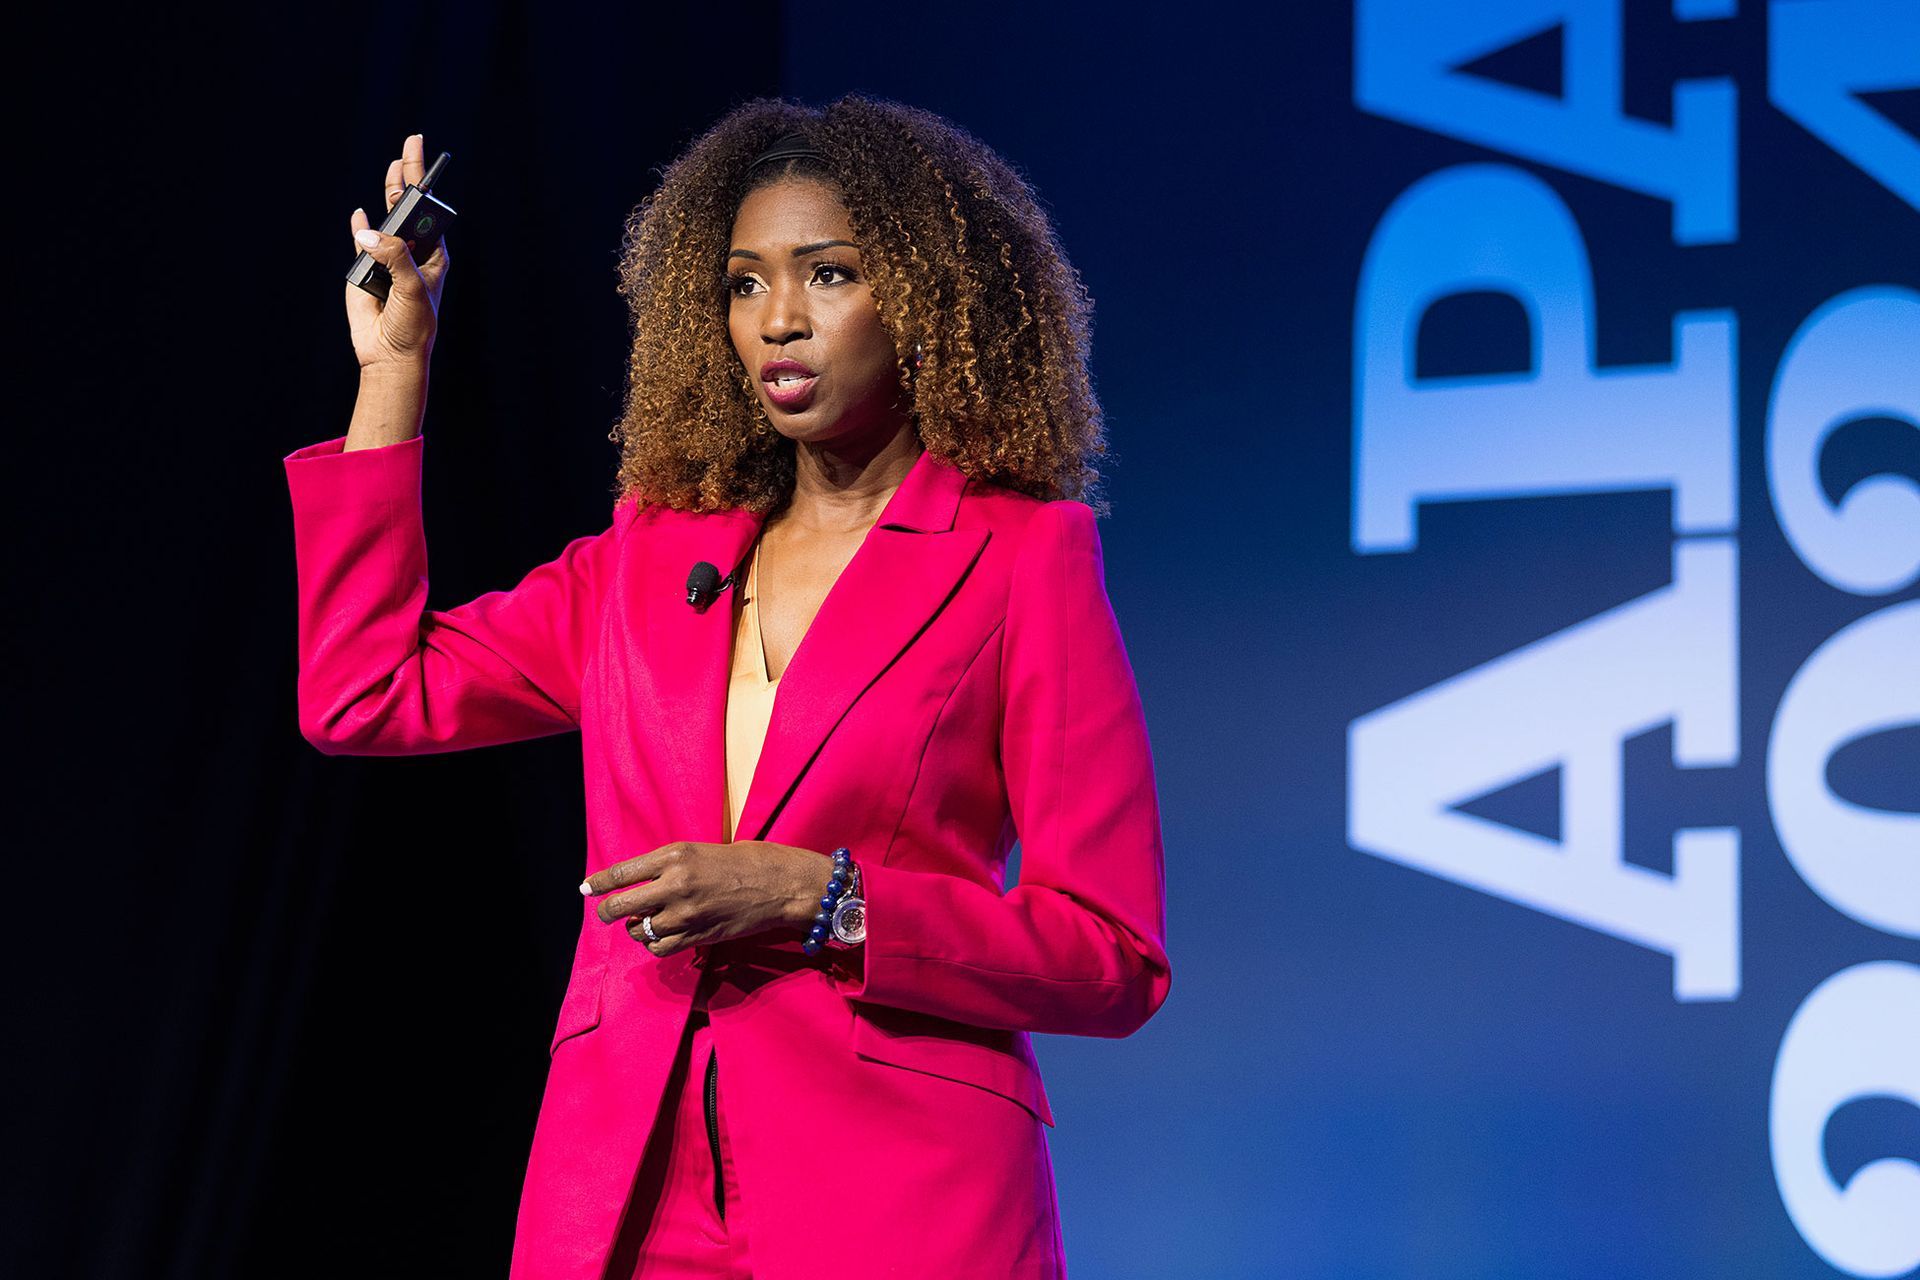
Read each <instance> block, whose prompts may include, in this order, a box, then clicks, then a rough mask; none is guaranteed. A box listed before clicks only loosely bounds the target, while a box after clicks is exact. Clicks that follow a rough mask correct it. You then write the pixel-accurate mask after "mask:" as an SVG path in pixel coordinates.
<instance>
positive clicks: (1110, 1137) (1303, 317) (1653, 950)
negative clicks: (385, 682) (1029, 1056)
mask: <svg viewBox="0 0 1920 1280" xmlns="http://www.w3.org/2000/svg"><path fill="white" fill-rule="evenodd" d="M789 17H790V21H789V22H788V25H787V28H786V32H785V34H784V36H783V48H784V50H785V53H784V59H785V60H784V63H783V83H784V84H786V85H787V86H788V91H789V92H792V93H794V94H795V95H797V96H800V97H802V98H804V99H806V100H808V101H821V100H824V99H825V98H827V97H829V96H831V95H832V94H835V93H839V92H844V91H848V90H861V91H865V92H871V93H879V94H882V95H884V96H889V97H894V98H899V99H902V100H906V101H910V102H913V103H916V104H917V105H921V106H925V107H928V108H930V109H932V110H935V111H939V112H941V113H942V114H944V115H948V116H950V117H951V118H952V119H954V120H956V121H958V122H960V123H961V124H963V125H965V126H966V127H968V128H969V129H972V130H974V131H975V132H977V133H979V134H980V135H981V136H982V137H983V138H984V139H985V140H986V141H988V142H989V143H991V144H992V145H994V146H995V147H996V148H998V149H999V150H1001V151H1002V152H1003V153H1004V154H1006V155H1007V156H1008V157H1009V158H1010V159H1011V160H1013V161H1014V162H1015V163H1016V164H1017V165H1019V166H1020V167H1021V168H1022V169H1023V170H1024V171H1025V172H1026V173H1027V174H1028V175H1029V176H1030V177H1031V178H1032V180H1033V181H1034V183H1035V185H1036V187H1037V188H1038V189H1039V191H1040V193H1041V195H1042V196H1043V197H1044V199H1045V200H1046V201H1047V204H1048V206H1049V208H1050V209H1051V210H1052V212H1053V214H1054V216H1055V218H1056V221H1057V224H1058V227H1059V230H1060V234H1061V238H1062V242H1063V243H1064V244H1065V246H1066V248H1067V250H1068V252H1069V253H1070V254H1071V255H1072V257H1073V259H1074V262H1075V263H1076V265H1077V266H1078V267H1079V269H1080V270H1081V272H1082V273H1083V275H1084V276H1085V278H1086V280H1087V283H1088V286H1089V289H1090V291H1091V292H1092V294H1093V296H1094V298H1095V300H1096V307H1097V312H1096V325H1095V334H1094V370H1095V375H1096V378H1097V380H1098V387H1099V391H1100V395H1101V398H1102V401H1103V403H1104V405H1105V408H1106V410H1107V414H1108V425H1109V433H1110V436H1111V438H1112V442H1113V445H1114V457H1113V458H1111V459H1109V460H1108V463H1109V465H1108V466H1106V467H1105V471H1106V474H1107V477H1108V486H1109V492H1110V495H1111V497H1112V500H1113V514H1112V516H1111V518H1109V519H1107V520H1105V521H1103V522H1102V524H1101V537H1102V539H1103V544H1104V547H1105V551H1106V569H1107V576H1108V586H1109V591H1110V594H1111V595H1112V597H1113V600H1114V605H1115V609H1116V612H1117V614H1118V616H1119V618H1120V621H1121V625H1122V628H1123V631H1124V633H1125V635H1126V638H1127V643H1128V647H1129V651H1130V653H1131V655H1132V657H1133V661H1134V665H1135V669H1136V672H1137V674H1138V676H1139V680H1140V685H1141V691H1142V695H1143V697H1144V699H1145V702H1146V707H1147V713H1148V721H1149V726H1150V728H1151V730H1152V732H1153V736H1154V744H1155V756H1156V763H1157V767H1158V770H1159V778H1160V787H1161V795H1162V804H1163V813H1164V819H1165V825H1166V835H1167V876H1168V894H1169V897H1168V912H1169V921H1168V923H1169V945H1170V949H1171V952H1172V958H1173V967H1174V981H1173V991H1172V996H1171V998H1170V1000H1169V1002H1168V1004H1167V1006H1166V1008H1165V1009H1164V1010H1163V1011H1162V1012H1161V1014H1160V1015H1159V1016H1158V1017H1156V1018H1155V1019H1154V1020H1153V1022H1151V1023H1150V1024H1149V1025H1148V1026H1147V1027H1146V1028H1145V1029H1144V1030H1142V1031H1141V1032H1140V1033H1138V1034H1137V1035H1135V1036H1134V1037H1132V1038H1130V1039H1128V1040H1125V1041H1119V1042H1105V1041H1085V1040H1077V1039H1073V1038H1066V1037H1060V1038H1046V1039H1045V1040H1044V1042H1043V1043H1042V1044H1041V1045H1040V1055H1041V1060H1042V1065H1043V1067H1044V1069H1045V1071H1046V1077H1047V1082H1048V1089H1049V1094H1050V1096H1051V1098H1052V1100H1053V1103H1054V1109H1055V1114H1056V1116H1057V1117H1058V1118H1059V1125H1058V1127H1057V1128H1056V1129H1055V1130H1054V1131H1053V1133H1052V1134H1051V1135H1050V1139H1051V1142H1052V1145H1053V1153H1054V1159H1055V1164H1056V1170H1057V1174H1058V1181H1059V1186H1060V1196H1061V1205H1062V1211H1063V1216H1064V1222H1065V1232H1066V1244H1067V1249H1068V1253H1069V1257H1070V1259H1071V1262H1072V1271H1073V1274H1074V1275H1075V1276H1076V1277H1077V1278H1078V1280H1104V1278H1105V1277H1132V1276H1149V1275H1151V1276H1177V1277H1196V1278H1200V1280H1239V1278H1245V1280H1268V1278H1269V1277H1313V1278H1337V1280H1348V1278H1353V1280H1374V1278H1386V1280H1398V1278H1401V1277H1408V1278H1413V1280H1452V1278H1458V1280H1565V1278H1568V1277H1592V1278H1593V1280H1629V1278H1631V1280H1643V1278H1650V1277H1652V1278H1660V1280H1704V1278H1709V1277H1711V1278H1715V1280H1718V1278H1722V1277H1724V1278H1726V1280H1760V1278H1763V1277H1792V1278H1796V1280H1798V1278H1800V1277H1808V1278H1814V1277H1829V1276H1836V1275H1841V1276H1882V1277H1884V1276H1902V1275H1912V1274H1914V1273H1915V1272H1916V1269H1917V1268H1920V943H1917V942H1916V939H1917V938H1920V3H1914V2H1913V0H1775V2H1774V3H1766V2H1765V0H1741V2H1736V0H1633V2H1622V0H1612V2H1609V0H1557V2H1554V0H1531V2H1527V0H1473V2H1472V3H1461V4H1450V3H1436V2H1435V0H1365V2H1363V3H1360V4H1358V5H1357V6H1346V5H1281V6H1272V5H1266V6H1252V5H1247V6H1234V7H1231V8H1224V9H1217V10H1216V9H1196V8H1191V7H1189V8H1161V9H1156V10H1153V11H1151V12H1150V13H1144V12H1143V13H1136V14H1133V15H1130V16H1127V17H1126V18H1125V19H1124V20H1122V18H1121V17H1120V16H1118V15H1113V14H1108V13H1104V12H1095V11H1090V10H1088V9H1086V8H1084V7H1081V6H1059V7H1052V6H1027V7H1024V8H1020V9H1015V8H1013V7H1011V6H1009V7H1006V8H1005V10H1004V11H1001V10H997V9H993V8H991V7H990V8H989V9H988V10H982V11H979V12H977V13H975V12H969V13H968V14H967V15H964V16H957V15H955V14H952V13H944V12H943V13H939V14H935V13H927V14H919V13H912V12H907V11H902V10H899V9H897V8H895V7H882V6H875V5H859V4H853V5H832V4H806V5H796V6H792V7H791V9H790V11H789Z"/></svg>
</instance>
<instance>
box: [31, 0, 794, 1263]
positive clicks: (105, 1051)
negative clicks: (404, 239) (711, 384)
mask: <svg viewBox="0 0 1920 1280" xmlns="http://www.w3.org/2000/svg"><path fill="white" fill-rule="evenodd" d="M19 39H20V41H21V43H20V45H19V46H18V47H17V48H16V51H15V52H16V58H15V59H14V61H15V64H16V66H15V72H16V89H19V88H21V87H24V88H25V89H26V91H27V98H28V102H27V106H26V110H25V111H23V112H21V113H20V114H19V115H18V116H17V117H16V125H15V129H14V132H15V134H16V137H17V140H18V141H19V142H20V143H22V144H24V145H22V146H21V147H20V148H19V149H18V150H17V151H16V156H15V163H16V169H15V173H16V176H17V177H21V176H24V178H25V179H26V181H25V182H24V183H20V184H19V185H16V186H15V202H14V208H15V213H16V215H22V214H24V215H25V216H24V218H23V222H24V226H23V229H22V231H21V233H20V237H21V238H19V239H17V240H15V242H14V244H13V246H12V257H13V262H14V268H15V269H14V271H13V272H12V273H10V275H11V279H12V281H13V283H14V284H15V287H16V290H17V292H16V294H15V298H14V303H15V305H14V315H15V319H16V322H19V323H22V324H23V326H24V327H25V328H26V329H27V330H28V331H29V334H30V336H29V338H28V340H27V344H26V345H25V346H24V347H18V346H17V347H16V348H15V355H16V361H15V368H14V373H13V382H14V397H13V404H14V407H15V414H14V417H13V421H12V430H11V431H10V432H9V435H10V436H11V437H12V439H11V449H10V454H11V458H10V461H11V464H12V465H11V479H12V483H11V485H10V486H9V488H10V489H11V490H12V496H13V508H14V512H15V516H16V520H17V531H16V533H15V536H14V538H13V539H12V544H13V545H12V555H11V556H10V557H9V578H10V596H11V599H12V601H13V604H14V607H13V608H12V609H11V610H10V611H9V613H10V616H11V619H12V624H13V625H12V626H10V627H9V628H7V632H8V636H7V642H8V644H9V648H10V652H9V654H8V657H9V658H10V661H9V662H8V664H7V665H8V669H9V671H10V672H11V673H12V676H13V681H14V684H15V687H16V689H17V693H16V696H15V697H14V698H13V699H12V705H13V707H14V708H15V712H14V717H13V723H14V724H15V725H16V726H17V728H18V730H19V732H17V733H16V734H15V742H14V745H15V748H16V749H17V750H18V751H19V752H20V762H19V763H17V764H16V765H15V766H14V768H13V769H12V770H11V771H10V776H11V777H12V779H13V782H14V786H15V788H17V789H16V790H15V793H14V798H13V803H12V804H11V805H10V806H9V808H10V810H11V813H12V816H13V821H12V823H11V824H10V830H11V838H10V840H9V843H11V844H12V845H13V848H12V850H11V857H10V859H9V862H10V864H11V866H12V867H13V868H14V869H15V872H16V874H15V875H14V877H13V878H12V885H13V889H14V894H13V897H12V905H13V908H14V910H13V911H12V912H11V913H10V914H12V915H13V916H14V917H15V919H16V921H18V922H20V923H18V924H16V926H15V927H14V928H13V929H12V930H10V931H8V932H9V940H10V941H11V942H12V943H13V944H14V946H15V947H16V948H17V950H18V952H19V955H18V958H17V959H16V960H15V962H14V963H13V964H11V965H10V966H8V968H9V971H10V972H11V973H12V974H13V975H14V976H15V981H14V982H13V983H11V984H10V987H9V998H8V1001H7V1005H8V1008H9V1009H10V1011H11V1013H12V1018H11V1019H10V1022H11V1027H12V1031H13V1035H12V1042H13V1046H14V1048H13V1052H12V1054H11V1055H10V1057H11V1059H12V1062H13V1067H14V1070H15V1072H17V1074H14V1075H13V1079H14V1081H15V1084H14V1087H13V1090H12V1093H13V1097H11V1098H10V1099H9V1106H8V1111H9V1112H10V1113H12V1114H13V1116H14V1117H15V1120H16V1124H17V1126H18V1129H17V1132H16V1134H15V1136H14V1138H13V1139H12V1140H10V1141H9V1142H8V1144H7V1145H8V1157H7V1161H6V1163H7V1167H8V1174H9V1177H10V1179H11V1180H13V1181H15V1183H16V1184H17V1185H15V1186H13V1187H11V1188H9V1189H8V1192H7V1194H6V1197H5V1199H6V1204H7V1208H6V1214H7V1217H8V1219H9V1221H8V1222H7V1223H6V1224H5V1225H4V1230H0V1240H4V1243H0V1250H4V1253H0V1271H4V1272H5V1274H7V1275H10V1276H23V1277H24V1276H67V1275H73V1276H116V1277H117V1276H140V1277H148V1276H152V1277H195V1278H196V1280H204V1278H207V1277H225V1276H249V1277H251V1276H277V1277H278V1276H303V1275H320V1274H328V1275H342V1274H346V1275H351V1274H367V1273H386V1274H416V1275H419V1274H431V1275H498V1274H504V1272H505V1269H506V1265H507V1258H508V1251H509V1246H510V1241H511V1238H512V1231H513V1219H514V1210H515V1206H516V1204H517V1202H518V1196H519V1187H520V1177H521V1173H522V1170H523V1169H524V1163H525V1159H526V1152H527V1146H528V1142H529V1140H530V1138H531V1134H532V1125H533V1119H534V1115H535V1113H536V1111H537V1108H538V1103H539V1096H540V1088H541V1084H542V1082H543V1080H544V1078H545V1071H546V1047H547V1039H548V1034H549V1031H550V1029H551V1025H552V1019H553V1016H554V1013H555V1010H556V1008H557V1006H558V1002H559V997H560V994H561V991H562V989H563V987H564V985H565V979H566V973H567V965H568V962H569V959H570V957H571V953H572V946H573V937H574V930H575V928H576V926H577V913H578V911H579V896H578V894H577V893H576V892H575V890H574V885H575V884H576V883H577V882H578V880H579V875H580V869H581V864H582V861H583V838H584V818H583V813H582V802H581V792H580V780H579V759H578V738H577V737H576V736H572V735H569V736H564V737H555V738H549V739H546V740H543V741H539V742H533V743H526V744H521V745H518V746H513V747H505V748H499V749H496V750H493V751H488V752H479V753H472V754H456V755H446V756H436V757H416V758H412V759H403V760H368V759H350V758H328V757H324V756H322V755H321V754H319V753H318V752H317V751H315V750H314V749H313V748H312V747H311V746H309V745H308V744H307V743H305V742H304V741H303V740H302V739H301V738H300V736H299V734H298V732H297V730H296V727H295V718H294V674H295V671H294V662H295V651H294V592H293V586H294V577H293V569H294V565H293V552H292V541H291V520H290V517H289V513H288V506H287V499H286V487H285V483H284V479H283V474H282V469H281V461H280V460H281V458H282V457H283V456H284V455H286V454H287V453H289V452H291V451H292V450H293V449H295V448H298V447H300V446H302V445H306V444H311V443H315V442H317V441H321V440H324V439H327V438H329V437H332V436H337V435H341V434H343V433H344V432H345V430H346V425H347V420H348V416H349V412H350V409H351V405H352V400H353V394H354V388H355V369H354V361H353V356H352V351H351V348H350V347H349V345H348V341H347V333H346V322H345V318H344V314H343V310H342V304H341V292H342V276H343V275H344V273H345V270H346V268H347V265H348V263H349V262H350V261H351V258H352V251H351V248H350V246H349V241H348V238H347V237H348V228H347V216H348V214H349V213H350V212H351V211H352V209H353V207H354V206H355V205H364V206H366V207H367V208H368V210H369V212H371V213H374V214H375V216H376V220H377V216H378V210H379V209H380V208H381V205H380V200H381V191H380V180H381V177H382V175H383V174H384V171H385V168H386V164H387V161H388V160H389V159H390V158H391V157H392V156H394V155H396V154H398V148H399V145H400V142H401V140H402V138H403V137H404V136H405V135H406V134H407V133H409V132H414V131H420V132H424V133H425V135H426V141H427V146H428V150H429V156H431V155H432V154H435V153H437V152H438V151H440V150H442V149H444V150H448V151H451V152H453V154H454V159H453V161H452V163H451V164H450V165H449V167H448V170H447V172H446V175H445V177H444V178H443V179H442V181H441V183H440V185H439V188H438V191H439V192H440V194H442V195H443V197H444V198H445V199H446V200H447V201H448V202H449V203H451V204H452V205H454V206H455V207H456V208H457V209H458V210H459V211H460V213H461V223H460V225H459V227H458V228H457V229H456V230H455V232H454V233H453V235H452V237H451V238H450V239H451V245H450V247H451V250H452V256H453V261H452V264H451V272H450V276H449V280H448V285H447V291H446V299H445V304H444V309H443V313H442V324H441V334H440V340H439V344H438V347H437V349H436V351H435V357H434V369H433V385H432V396H431V402H430V405H429V408H428V412H427V424H426V436H427V445H426V449H427V453H426V458H427V464H426V465H427V477H426V481H425V487H426V505H427V513H428V530H429V545H430V550H431V562H430V563H431V579H432V586H431V597H430V601H431V603H432V604H433V605H434V606H435V607H446V606H449V605H452V604H456V603H459V602H462V601H464V600H467V599H471V598H472V597H474V596H476V595H478V594H480V593H482V592H484V591H489V590H493V589H497V588H503V587H507V586H510V585H512V584H513V583H514V582H515V581H517V580H518V578H519V577H520V575H521V574H522V573H524V572H525V571H526V570H527V569H529V568H531V567H532V566H533V565H535V564H537V563H539V562H541V561H543V560H546V559H549V558H551V557H552V556H553V555H555V554H557V553H558V551H559V550H560V548H561V547H562V546H563V545H564V544H565V543H566V541H567V540H568V539H570V538H573V537H577V536H579V535H581V534H585V533H592V532H597V531H598V530H599V529H601V528H603V527H604V526H605V524H606V521H607V519H608V518H609V514H610V510H611V503H612V484H613V477H614V469H615V464H616V461H617V451H616V450H617V447H616V446H615V445H614V444H613V443H612V442H611V441H610V440H609V439H608V434H607V433H608V431H609V430H610V429H611V427H612V426H613V423H614V421H615V419H616V417H617V415H618V410H619V404H620V395H621V389H622V378H623V376H624V369H625V348H626V336H627V335H626V319H625V313H624V309H623V303H622V301H621V300H620V299H619V298H618V297H617V295H616V294H615V293H614V266H615V261H616V256H617V252H618V248H619V242H620V235H621V230H622V226H623V222H624V219H625V217H626V215H627V213H628V211H629V210H630V209H631V208H632V207H633V206H634V205H635V204H637V203H638V202H639V201H640V200H641V198H642V197H643V196H644V195H645V194H646V193H647V192H648V191H649V190H651V189H652V187H653V185H654V184H655V182H656V181H657V173H656V172H655V170H656V168H657V167H658V166H660V165H663V164H664V163H666V162H667V161H668V160H669V159H671V158H672V157H673V156H674V155H675V154H677V153H678V152H679V151H680V149H681V148H682V147H684V145H685V144H686V143H687V142H688V141H690V140H691V139H692V137H693V136H695V135H696V134H697V133H698V132H699V131H701V130H702V129H703V128H705V127H706V126H707V125H708V124H710V123H711V122H712V121H713V120H714V119H715V118H716V117H718V116H719V115H720V114H721V113H722V112H723V111H724V110H726V109H727V108H728V107H729V106H731V105H733V104H734V103H736V102H739V101H741V100H743V99H745V98H749V97H754V96H758V95H762V94H772V93H776V92H777V91H778V85H779V79H778V72H779V49H780V21H779V13H778V6H777V5H775V4H772V3H747V4H739V5H733V6H729V7H727V8H726V9H725V10H724V11H719V10H710V9H708V8H706V7H704V6H684V7H673V8H668V7H656V6H576V7H569V6H566V5H551V4H549V5H540V6H534V5H530V4H514V3H493V4H486V3H466V4H457V5H456V4H398V5H373V6H358V7H354V8H351V9H349V8H347V7H345V6H341V7H338V8H331V7H330V8H329V9H328V10H327V11H325V12H302V11H301V10H299V9H297V8H295V9H283V8H281V7H278V6H259V7H256V8H250V9H247V10H238V9H236V10H234V11H231V12H225V13H216V12H209V11H201V12H197V13H187V12H174V11H163V10H159V9H156V10H154V11H151V12H148V13H145V14H141V15H138V16H128V15H125V14H105V13H102V12H99V11H90V12H80V11H77V10H74V11H69V12H65V13H62V14H58V15H55V16H54V18H53V21H52V24H51V26H50V27H49V28H48V29H46V30H41V31H28V30H22V31H21V32H20V34H19ZM635 852H642V851H640V850H636V851H635ZM608 1121H609V1123H618V1122H620V1118H619V1117H616V1116H609V1117H608Z"/></svg>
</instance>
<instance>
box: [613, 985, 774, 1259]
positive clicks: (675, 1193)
mask: <svg viewBox="0 0 1920 1280" xmlns="http://www.w3.org/2000/svg"><path fill="white" fill-rule="evenodd" d="M713 1069H714V1066H713V1029H712V1028H711V1027H710V1026H709V1025H708V1023H707V1016H706V1014H704V1013H702V1012H698V1011H696V1012H695V1013H694V1014H693V1016H692V1018H691V1019H690V1020H689V1021H688V1024H687V1033H686V1034H685V1035H684V1036H682V1037H681V1039H680V1049H679V1052H678V1053H677V1054H675V1056H674V1061H673V1069H672V1071H671V1072H670V1073H669V1074H668V1076H667V1091H666V1094H665V1095H664V1096H663V1097H662V1098H661V1100H660V1121H661V1122H660V1123H659V1124H656V1125H655V1126H654V1128H653V1136H652V1137H651V1138H650V1139H649V1140H648V1142H647V1150H646V1154H645V1155H644V1156H643V1157H642V1159H641V1162H640V1170H639V1172H638V1173H636V1174H635V1175H634V1180H633V1194H632V1198H631V1199H630V1200H629V1201H628V1202H627V1211H626V1214H625V1215H624V1216H623V1217H622V1219H621V1222H620V1234H619V1237H618V1238H617V1239H616V1240H615V1241H614V1246H613V1252H612V1254H611V1255H610V1256H609V1258H608V1260H607V1269H606V1280H751V1277H752V1275H753V1269H752V1265H751V1263H750V1261H749V1259H748V1256H747V1236H746V1222H745V1215H744V1214H742V1213H741V1212H740V1189H739V1184H738V1182H737V1181H736V1179H735V1177H734V1172H733V1158H732V1154H731V1148H730V1147H729V1144H728V1142H727V1129H726V1113H725V1112H724V1111H722V1110H721V1109H720V1093H719V1089H718V1088H717V1087H714V1086H715V1084H716V1083H717V1082H716V1081H710V1078H709V1072H710V1071H713ZM709 1096H711V1098H712V1104H711V1106H709V1104H708V1098H709ZM716 1149H717V1150H718V1156H719V1158H718V1161H717V1162H716V1160H715V1151H716Z"/></svg>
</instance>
